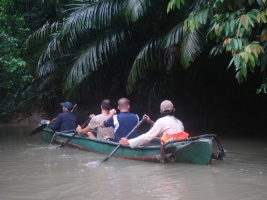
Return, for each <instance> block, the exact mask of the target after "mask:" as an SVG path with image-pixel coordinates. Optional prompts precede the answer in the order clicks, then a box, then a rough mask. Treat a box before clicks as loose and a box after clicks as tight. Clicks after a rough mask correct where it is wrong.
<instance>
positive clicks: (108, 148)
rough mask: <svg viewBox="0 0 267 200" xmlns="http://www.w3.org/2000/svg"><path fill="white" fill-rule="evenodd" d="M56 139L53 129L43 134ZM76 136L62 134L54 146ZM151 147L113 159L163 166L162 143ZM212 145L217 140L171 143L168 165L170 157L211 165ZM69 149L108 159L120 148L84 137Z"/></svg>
mask: <svg viewBox="0 0 267 200" xmlns="http://www.w3.org/2000/svg"><path fill="white" fill-rule="evenodd" d="M53 135H54V133H53V132H52V131H51V130H50V129H47V128H45V129H44V130H43V131H41V136H42V138H43V139H44V140H45V141H47V142H50V141H51V140H52V138H53ZM72 135H73V133H60V134H58V135H57V136H56V137H55V138H54V139H55V140H54V142H55V143H57V144H64V143H65V142H66V141H67V140H68V139H70V138H71V136H72ZM151 143H152V146H139V147H136V148H134V149H131V148H130V147H129V146H120V148H118V150H117V151H116V152H115V153H114V155H113V156H114V157H119V158H125V159H132V160H141V161H150V162H160V161H161V159H160V155H161V145H160V141H159V139H158V138H155V139H154V140H153V141H151ZM212 143H213V140H212V139H211V138H200V139H198V140H195V141H190V140H188V141H183V142H176V143H170V144H168V145H166V146H165V148H164V152H165V154H164V155H166V156H165V158H166V160H167V161H168V156H170V157H169V161H171V162H176V163H193V164H201V165H208V164H210V162H211V158H212V154H213V153H212ZM68 146H72V147H74V148H78V149H81V150H85V151H90V152H95V153H101V154H105V155H108V154H109V153H110V152H112V151H113V150H114V149H115V148H116V147H117V146H118V143H115V142H110V141H102V140H98V139H91V138H87V137H84V135H80V134H77V135H76V136H75V137H74V138H73V139H72V140H71V141H70V142H69V143H68Z"/></svg>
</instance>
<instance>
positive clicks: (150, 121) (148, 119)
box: [146, 116, 155, 126]
mask: <svg viewBox="0 0 267 200" xmlns="http://www.w3.org/2000/svg"><path fill="white" fill-rule="evenodd" d="M146 122H147V123H149V124H150V125H151V126H153V125H154V124H155V122H154V121H152V120H151V119H150V117H149V116H146Z"/></svg>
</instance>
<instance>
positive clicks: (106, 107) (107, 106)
mask: <svg viewBox="0 0 267 200" xmlns="http://www.w3.org/2000/svg"><path fill="white" fill-rule="evenodd" d="M101 106H102V108H103V109H104V110H110V100H109V99H104V100H103V101H102V103H101Z"/></svg>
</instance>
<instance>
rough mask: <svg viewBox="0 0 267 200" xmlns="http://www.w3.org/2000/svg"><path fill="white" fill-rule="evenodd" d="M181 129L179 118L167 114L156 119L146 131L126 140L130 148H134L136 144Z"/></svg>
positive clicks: (141, 143) (181, 124)
mask: <svg viewBox="0 0 267 200" xmlns="http://www.w3.org/2000/svg"><path fill="white" fill-rule="evenodd" d="M183 131H184V125H183V123H182V122H181V121H180V120H178V119H176V118H175V117H174V116H171V115H167V116H165V117H162V118H160V119H158V120H157V121H156V122H155V124H154V125H153V127H152V128H151V129H150V130H149V131H148V132H146V133H144V134H143V135H140V136H139V137H137V138H133V139H130V140H128V142H129V145H130V147H131V148H135V147H136V146H139V145H143V144H146V143H148V142H150V141H151V140H152V139H153V138H155V137H157V136H159V137H162V136H163V135H165V134H166V133H168V134H176V133H180V132H183Z"/></svg>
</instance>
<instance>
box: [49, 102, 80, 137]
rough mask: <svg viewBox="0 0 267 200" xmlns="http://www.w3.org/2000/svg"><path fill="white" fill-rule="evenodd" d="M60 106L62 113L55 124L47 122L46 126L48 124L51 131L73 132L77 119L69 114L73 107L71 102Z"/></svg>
mask: <svg viewBox="0 0 267 200" xmlns="http://www.w3.org/2000/svg"><path fill="white" fill-rule="evenodd" d="M60 105H61V106H62V111H63V112H62V113H60V114H59V115H58V116H57V118H56V121H55V123H51V122H50V121H47V122H46V124H48V128H50V129H51V130H53V131H57V132H62V131H67V130H70V131H71V130H75V128H76V126H77V124H76V123H77V118H76V116H75V115H74V114H73V113H72V112H71V111H72V109H73V105H72V103H71V102H65V103H61V104H60Z"/></svg>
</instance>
